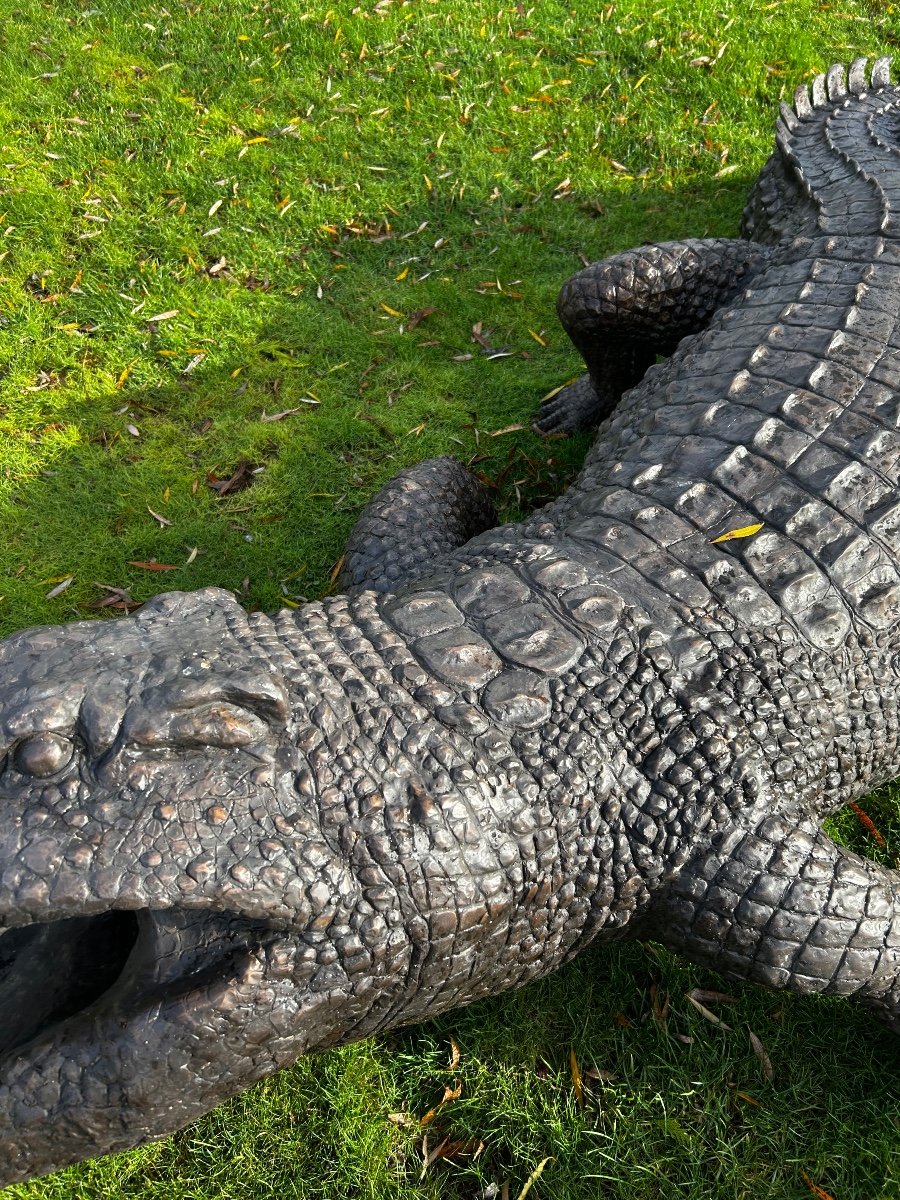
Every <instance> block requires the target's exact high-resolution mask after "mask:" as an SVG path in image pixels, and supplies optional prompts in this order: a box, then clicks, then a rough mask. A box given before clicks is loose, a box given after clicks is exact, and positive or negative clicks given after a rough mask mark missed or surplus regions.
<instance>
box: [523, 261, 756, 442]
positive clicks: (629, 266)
mask: <svg viewBox="0 0 900 1200" xmlns="http://www.w3.org/2000/svg"><path fill="white" fill-rule="evenodd" d="M770 254H771V251H770V249H769V247H767V246H762V245H760V244H759V243H758V242H748V241H745V240H743V239H740V238H695V239H690V240H688V241H683V242H663V243H661V244H659V245H652V246H640V247H639V248H638V249H635V250H626V251H624V252H623V253H621V254H614V255H613V256H612V257H611V258H606V259H604V260H603V261H602V262H597V263H592V264H591V266H589V267H585V269H584V270H583V271H579V272H578V274H577V275H573V277H572V278H571V279H570V280H569V281H568V282H567V283H565V284H564V285H563V288H562V291H561V292H560V293H559V299H558V301H557V304H556V310H557V312H558V314H559V319H560V321H561V322H562V324H563V327H564V329H565V331H566V333H567V334H568V335H569V337H570V338H571V339H572V341H573V342H574V344H575V346H576V348H577V350H578V352H579V353H580V354H581V357H582V358H583V359H584V361H585V363H586V365H587V369H588V374H587V375H583V376H582V377H581V378H580V379H577V380H576V381H575V382H574V383H572V384H570V385H569V386H568V387H566V388H564V389H563V390H562V391H561V392H558V393H557V394H556V395H555V396H553V397H552V398H551V399H550V400H547V401H545V402H544V403H543V404H542V405H541V407H540V409H539V411H538V415H537V417H536V419H535V421H534V428H535V430H536V431H537V432H538V433H544V434H549V433H578V432H579V431H580V430H582V429H589V428H590V427H591V426H593V425H597V424H598V423H599V422H600V421H602V420H603V419H604V417H607V416H609V414H610V413H611V412H612V410H613V409H614V408H615V406H616V403H617V402H618V399H619V397H620V396H621V395H622V393H623V392H626V391H627V390H628V389H629V388H631V387H634V385H635V384H636V383H639V382H640V380H641V379H642V377H643V375H644V372H645V371H646V370H647V368H648V367H649V366H650V365H651V363H653V362H655V361H656V357H657V355H660V354H661V355H669V354H671V353H672V351H673V350H674V349H675V347H676V346H677V345H678V343H679V341H681V339H682V338H683V337H686V336H687V335H688V334H691V333H699V332H700V330H702V329H704V328H705V327H706V326H707V324H708V323H709V321H710V318H711V317H712V315H713V313H714V312H715V311H716V309H718V308H721V307H722V305H724V304H727V303H728V302H729V301H730V300H732V299H733V298H734V297H735V296H737V295H739V294H740V292H741V291H742V290H743V288H744V287H745V286H746V284H747V281H748V280H749V279H750V277H751V276H752V275H754V274H755V273H756V272H757V271H759V270H760V269H761V268H762V267H763V266H764V265H765V264H766V263H767V262H768V260H769V256H770Z"/></svg>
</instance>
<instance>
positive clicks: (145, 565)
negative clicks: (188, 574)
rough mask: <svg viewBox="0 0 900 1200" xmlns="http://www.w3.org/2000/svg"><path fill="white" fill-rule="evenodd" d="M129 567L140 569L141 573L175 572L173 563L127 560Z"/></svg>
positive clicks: (176, 568) (175, 567) (175, 568)
mask: <svg viewBox="0 0 900 1200" xmlns="http://www.w3.org/2000/svg"><path fill="white" fill-rule="evenodd" d="M128 565H129V567H140V568H141V570H142V571H177V570H178V566H177V564H173V563H158V562H132V561H131V559H129V560H128Z"/></svg>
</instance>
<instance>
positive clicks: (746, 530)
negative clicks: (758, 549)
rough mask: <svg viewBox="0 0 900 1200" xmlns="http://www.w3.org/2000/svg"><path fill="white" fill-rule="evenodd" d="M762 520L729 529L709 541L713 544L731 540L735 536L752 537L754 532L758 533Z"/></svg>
mask: <svg viewBox="0 0 900 1200" xmlns="http://www.w3.org/2000/svg"><path fill="white" fill-rule="evenodd" d="M763 524H764V522H762V521H759V522H758V523H757V524H756V525H742V526H741V528H740V529H730V530H729V531H728V533H722V534H720V535H719V536H718V537H714V538H712V539H711V541H710V545H711V546H715V545H716V544H717V543H718V542H733V541H734V540H735V539H736V538H746V537H753V535H754V533H759V531H760V530H761V529H762V527H763Z"/></svg>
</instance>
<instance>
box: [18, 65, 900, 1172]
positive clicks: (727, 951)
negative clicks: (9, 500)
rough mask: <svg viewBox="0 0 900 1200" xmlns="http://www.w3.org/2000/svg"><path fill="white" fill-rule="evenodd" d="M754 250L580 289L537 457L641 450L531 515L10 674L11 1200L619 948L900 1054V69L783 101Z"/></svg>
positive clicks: (753, 225) (52, 643)
mask: <svg viewBox="0 0 900 1200" xmlns="http://www.w3.org/2000/svg"><path fill="white" fill-rule="evenodd" d="M743 232H744V237H743V238H742V239H736V240H734V241H725V240H721V239H716V240H703V241H694V242H675V243H670V244H667V245H661V246H645V247H642V248H641V249H638V250H634V251H631V252H628V253H626V254H618V255H616V256H615V257H613V258H611V259H608V260H607V261H605V262H603V263H599V264H596V265H594V266H591V267H588V268H587V269H586V270H585V271H583V272H581V273H580V274H579V275H577V276H575V278H574V279H572V280H571V281H570V282H569V283H567V284H566V285H565V287H564V288H563V290H562V294H561V297H560V303H559V310H560V315H561V318H562V320H563V323H564V324H565V326H566V328H567V329H568V330H569V332H570V334H571V336H572V338H573V341H574V342H575V344H576V345H577V346H578V348H579V350H580V351H581V353H582V355H583V356H584V359H585V361H586V364H587V367H588V375H587V376H586V377H585V378H584V379H583V380H581V381H579V383H577V384H575V385H573V386H572V387H571V388H569V389H567V390H566V391H563V392H562V393H560V395H559V396H558V397H556V398H555V399H554V400H552V401H551V402H549V403H548V404H547V405H546V406H544V407H543V408H542V409H541V411H540V412H539V414H538V417H537V426H538V428H539V429H541V430H543V431H553V430H561V431H567V430H573V429H578V428H583V427H584V426H585V425H588V424H591V423H596V422H598V421H601V420H602V421H603V425H602V428H601V430H600V433H599V436H598V438H597V440H596V442H595V444H594V446H593V448H592V450H591V451H590V453H589V455H588V459H587V462H586V464H585V467H584V470H583V471H582V473H581V475H580V477H579V479H578V480H577V482H576V483H575V484H574V485H573V486H572V488H571V489H570V490H569V491H568V492H567V494H566V495H565V496H563V497H561V498H560V499H559V500H557V501H556V502H555V503H553V504H551V505H550V506H548V507H547V508H545V509H543V510H542V511H540V512H539V513H536V514H535V515H534V516H533V517H531V518H530V519H529V520H527V521H524V522H522V523H521V524H518V525H510V526H503V527H500V528H486V526H489V525H490V524H491V523H492V520H493V517H492V516H491V513H490V509H489V506H488V505H487V504H486V502H485V498H484V495H483V493H482V492H481V491H480V489H479V486H478V485H477V484H476V483H475V482H474V481H472V480H470V479H469V478H468V477H467V476H466V475H465V473H464V472H462V471H461V469H460V468H458V467H457V466H454V465H453V464H449V463H448V461H447V460H437V461H436V462H434V463H431V464H423V465H421V466H420V467H418V468H416V469H415V470H414V471H412V472H404V473H403V474H402V475H401V476H399V477H398V479H396V480H395V481H394V482H393V483H392V484H390V485H388V488H386V489H385V490H384V491H383V492H382V493H381V494H380V495H379V497H377V498H376V500H375V501H373V503H372V505H370V506H369V508H368V509H367V510H366V512H364V514H363V516H362V517H361V518H360V522H359V524H358V526H357V528H356V531H355V532H354V535H353V538H352V539H351V545H350V548H349V550H348V557H347V565H346V574H345V583H346V585H347V586H348V588H349V589H350V590H349V592H348V594H347V595H344V596H337V597H332V598H330V599H328V600H326V601H323V602H321V603H317V604H309V605H307V606H305V607H304V608H302V609H299V610H297V611H294V612H282V613H278V614H276V615H274V616H264V615H261V614H253V615H247V614H246V613H245V612H244V611H243V610H242V609H241V608H240V607H239V605H238V604H237V603H236V602H235V600H234V599H233V597H232V596H231V595H230V594H228V593H226V592H221V591H217V590H206V591H200V592H196V593H192V594H179V593H170V594H168V595H163V596H160V597H158V598H157V599H156V600H154V601H152V602H151V603H149V604H147V605H145V606H144V607H143V608H142V609H141V610H140V611H139V612H138V613H137V614H135V615H133V616H130V617H126V618H123V619H121V620H118V621H115V622H79V623H76V624H72V625H69V626H65V627H62V628H41V629H31V630H26V631H25V632H23V633H19V634H16V635H15V636H13V637H10V638H8V639H6V640H5V641H4V642H2V643H0V736H2V738H3V739H4V744H3V748H2V751H0V753H2V754H3V755H4V758H3V765H2V775H0V789H2V791H0V795H2V801H3V805H4V818H3V823H2V827H0V930H2V931H3V932H2V935H0V1182H2V1183H9V1182H12V1181H14V1180H20V1179H25V1178H28V1177H29V1176H31V1175H35V1174H40V1173H41V1172H45V1171H50V1170H53V1169H54V1168H56V1167H60V1166H63V1165H65V1164H66V1163H70V1162H72V1161H75V1160H77V1159H79V1158H83V1157H87V1156H90V1155H96V1154H103V1153H107V1152H109V1151H112V1150H117V1149H120V1148H122V1147H126V1146H132V1145H135V1144H138V1143H140V1142H143V1141H146V1140H149V1139H151V1138H155V1137H160V1136H162V1135H163V1134H166V1133H168V1132H169V1131H170V1130H172V1129H175V1128H177V1127H179V1126H180V1125H183V1124H184V1123H185V1122H187V1121H189V1120H191V1119H192V1118H193V1117H195V1116H198V1115H199V1114H201V1113H203V1112H205V1111H206V1110H207V1109H209V1108H210V1107H212V1106H213V1105H215V1104H217V1103H219V1102H220V1101H221V1100H223V1099H225V1098H226V1097H227V1096H229V1095H231V1094H232V1093H234V1092H236V1091H238V1090H240V1089H241V1088H243V1087H246V1086H247V1085H248V1084H250V1083H251V1082H253V1081H254V1080H256V1079H259V1078H260V1077H262V1076H264V1075H266V1074H268V1073H269V1072H271V1071H274V1070H276V1069H277V1068H279V1067H280V1066H283V1065H285V1064H287V1063H290V1062H292V1061H294V1060H295V1059H296V1058H297V1057H298V1056H299V1055H301V1054H305V1053H307V1052H309V1051H313V1050H318V1049H322V1048H324V1047H326V1046H333V1045H335V1044H337V1043H339V1042H342V1041H347V1040H350V1039H354V1038H359V1037H364V1036H366V1035H368V1034H371V1033H373V1032H376V1031H378V1030H382V1029H386V1028H388V1027H390V1026H392V1025H396V1024H398V1023H402V1022H410V1021H417V1020H420V1019H422V1018H424V1017H426V1016H432V1015H434V1014H435V1013H437V1012H440V1011H442V1010H444V1009H448V1008H451V1007H453V1006H455V1005H460V1004H466V1003H469V1002H470V1001H472V1000H475V999H477V998H479V997H481V996H487V995H491V994H492V993H495V992H498V991H501V990H503V989H505V988H511V987H516V986H518V985H519V984H522V983H525V982H526V981H527V980H529V979H533V978H535V977H536V976H538V975H541V974H543V973H545V972H548V971H552V970H553V969H554V968H556V967H557V966H559V965H560V964H561V963H563V962H565V961H566V960H568V959H570V958H571V957H572V956H573V955H575V954H577V953H578V952H579V951H580V950H582V949H583V948H584V947H585V946H587V945H588V944H589V943H590V942H592V941H594V940H602V939H610V938H616V937H622V936H625V935H634V936H640V937H653V938H657V939H659V940H660V941H662V942H664V943H665V944H666V945H668V946H671V947H674V948H676V949H678V950H680V951H682V952H683V953H684V954H686V955H687V956H688V957H689V958H691V959H693V960H694V961H695V962H699V963H703V964H708V965H710V966H712V967H715V968H716V969H718V970H720V971H722V972H724V973H726V974H728V975H731V976H736V977H739V978H744V979H749V980H753V981H755V982H757V983H761V984H765V985H767V986H769V987H773V988H791V989H794V990H796V991H801V992H828V993H837V994H841V995H847V996H855V997H857V998H858V999H859V1000H860V1001H861V1002H862V1003H863V1004H865V1005H867V1006H869V1007H870V1008H871V1009H872V1010H873V1011H874V1012H875V1013H876V1014H877V1015H878V1016H880V1017H881V1018H883V1019H884V1020H886V1021H887V1022H889V1023H890V1024H892V1025H893V1026H894V1027H895V1028H900V928H898V922H900V900H898V883H900V876H898V875H897V873H895V872H891V871H889V870H886V869H884V868H882V867H880V866H877V865H875V864H874V863H872V862H869V861H867V860H865V859H861V858H859V857H857V856H855V855H853V854H850V853H848V852H847V851H845V850H843V849H841V848H840V847H838V846H836V845H834V844H833V843H832V842H831V841H830V840H829V839H828V838H827V837H826V836H825V835H824V834H823V833H822V831H821V828H820V823H821V821H822V819H823V817H825V816H826V815H827V814H829V813H832V812H834V811H835V810H836V809H838V808H839V807H841V806H842V805H843V804H845V803H846V802H848V801H852V800H854V799H856V798H858V797H859V796H861V795H862V794H863V793H865V792H866V791H867V790H869V789H871V788H872V787H874V786H876V785H878V784H881V783H883V782H885V781H887V780H890V779H892V778H893V777H895V776H897V775H898V774H900V742H898V737H900V713H898V682H900V663H898V625H900V604H898V600H900V497H898V494H897V483H898V474H900V397H898V377H900V321H898V314H900V239H898V233H900V91H898V90H897V89H896V88H894V87H892V86H891V84H890V81H889V77H888V63H887V60H885V59H880V60H878V61H877V62H876V63H875V64H874V66H873V68H872V69H871V71H869V70H867V69H866V64H865V63H864V62H862V61H860V62H856V63H854V64H853V65H852V66H851V68H850V71H849V77H848V78H845V73H844V70H843V68H840V67H834V68H832V69H831V70H830V71H829V72H828V74H827V76H820V77H819V78H818V79H817V80H816V82H815V83H814V85H813V88H812V94H811V95H810V94H809V93H807V91H806V89H800V90H799V91H798V92H797V94H796V96H795V100H794V105H793V107H790V108H789V107H786V106H785V107H783V109H782V115H781V118H780V120H779V121H778V132H777V148H776V151H775V153H774V154H773V155H772V157H771V159H770V160H769V162H768V163H767V164H766V166H765V168H764V169H763V171H762V174H761V175H760V178H759V181H758V182H757V184H756V186H755V188H754V190H753V193H752V195H751V197H750V202H749V204H748V207H747V211H746V214H745V223H744V231H743ZM658 353H666V354H670V355H671V357H670V358H669V359H668V361H667V362H665V363H664V364H660V365H657V364H656V363H655V357H656V355H657V354H658ZM626 389H630V390H626ZM623 391H624V395H622V394H621V393H622V392H623ZM754 526H759V527H760V528H759V529H758V531H757V532H756V533H754V534H751V535H749V536H744V537H738V538H733V539H731V540H725V541H722V540H720V539H721V535H723V534H726V533H730V532H732V531H734V530H741V529H747V528H752V527H754ZM479 530H481V532H477V531H479ZM473 534H475V536H474V537H473V536H472V535H473ZM717 539H719V540H717Z"/></svg>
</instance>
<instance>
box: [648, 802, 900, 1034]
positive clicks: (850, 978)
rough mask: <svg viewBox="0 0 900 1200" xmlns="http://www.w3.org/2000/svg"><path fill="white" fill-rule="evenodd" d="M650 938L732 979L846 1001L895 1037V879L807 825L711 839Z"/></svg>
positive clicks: (765, 827)
mask: <svg viewBox="0 0 900 1200" xmlns="http://www.w3.org/2000/svg"><path fill="white" fill-rule="evenodd" d="M650 936H651V937H654V938H656V939H658V940H659V941H661V942H663V943H664V944H665V945H667V946H670V947H671V948H672V949H673V950H678V951H680V952H682V953H684V954H685V955H686V957H688V958H690V959H692V960H693V961H694V962H696V963H699V964H701V965H703V966H708V967H712V968H714V969H715V970H717V971H720V972H721V973H722V974H724V975H728V976H731V977H732V978H740V979H749V980H752V981H753V982H755V983H761V984H764V985H765V986H766V987H771V988H788V989H790V990H791V991H799V992H822V993H826V994H831V995H841V996H848V995H856V996H858V997H859V999H860V1000H861V1002H862V1003H863V1004H865V1005H866V1006H867V1007H868V1008H871V1009H872V1010H873V1012H874V1013H875V1015H876V1016H878V1017H879V1018H880V1019H881V1020H883V1021H885V1022H887V1023H888V1024H889V1025H890V1026H891V1027H892V1028H893V1029H894V1030H895V1031H897V1032H900V874H898V872H896V871H890V870H888V869H886V868H885V867H882V866H879V865H878V864H877V863H874V862H871V861H870V860H868V859H865V858H861V857H860V856H859V855H857V854H852V853H851V852H850V851H848V850H844V849H843V848H842V847H840V846H837V845H835V843H834V842H832V841H831V840H830V838H828V837H827V836H826V835H825V834H824V833H823V832H822V831H821V829H819V828H818V827H817V826H816V825H815V824H814V823H813V822H812V821H810V820H809V818H807V817H801V816H799V815H795V814H793V813H791V812H788V811H785V812H782V813H780V814H775V815H772V816H769V817H765V818H764V819H762V820H761V821H760V823H759V824H758V825H757V826H756V827H755V828H754V829H749V828H747V827H743V826H740V825H735V826H734V827H732V828H731V829H730V830H727V831H726V832H723V833H719V834H718V835H717V836H716V837H715V838H714V839H713V845H712V847H711V848H709V849H708V850H706V851H704V852H703V854H702V855H700V856H699V857H697V858H695V859H694V860H693V861H692V862H691V863H690V864H688V866H687V867H686V868H685V869H684V870H683V871H682V872H681V873H680V875H679V876H678V877H677V878H676V879H675V880H674V881H673V883H672V885H671V887H670V889H669V890H668V892H667V894H666V896H665V897H664V898H663V899H662V900H661V902H659V905H658V907H657V908H656V910H655V912H654V914H653V917H652V919H651V931H650Z"/></svg>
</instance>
